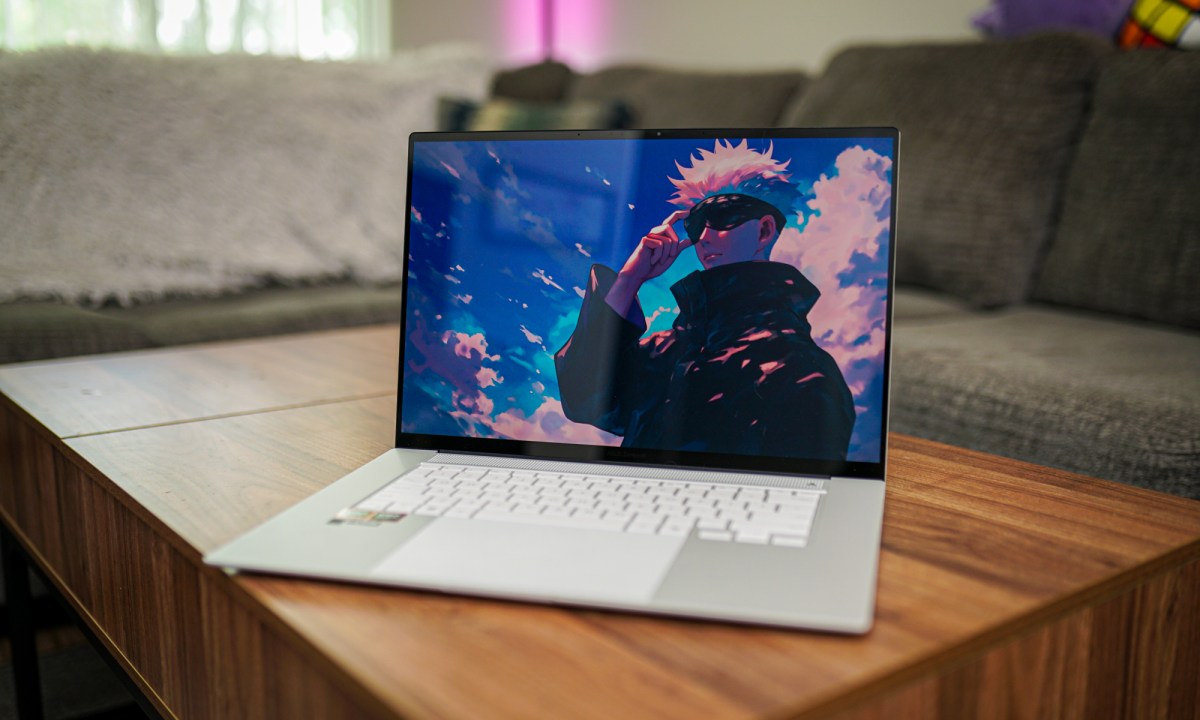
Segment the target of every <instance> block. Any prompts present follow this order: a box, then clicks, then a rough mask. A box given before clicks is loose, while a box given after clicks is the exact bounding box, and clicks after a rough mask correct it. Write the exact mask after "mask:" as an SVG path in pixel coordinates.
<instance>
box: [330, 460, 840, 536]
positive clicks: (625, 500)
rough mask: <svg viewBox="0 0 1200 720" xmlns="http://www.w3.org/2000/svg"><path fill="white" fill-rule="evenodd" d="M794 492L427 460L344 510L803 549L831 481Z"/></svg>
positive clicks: (344, 515) (343, 518) (348, 517)
mask: <svg viewBox="0 0 1200 720" xmlns="http://www.w3.org/2000/svg"><path fill="white" fill-rule="evenodd" d="M810 484H811V485H812V486H813V487H812V488H811V489H789V488H775V487H760V486H746V485H730V484H717V483H706V482H682V481H677V480H647V479H637V478H629V477H609V476H601V475H583V474H574V473H557V472H533V471H525V470H510V469H503V468H486V467H477V466H463V465H444V464H439V463H433V462H428V463H423V464H421V465H420V466H418V467H417V468H416V469H414V470H412V471H411V472H408V473H406V474H404V475H401V476H400V477H399V478H397V479H396V480H394V481H392V482H391V483H389V484H388V485H386V486H384V487H383V488H382V489H380V490H378V491H377V492H375V493H374V494H372V495H371V496H370V497H368V498H366V499H364V500H362V501H361V502H359V503H356V504H355V505H354V506H353V507H351V508H347V509H346V510H343V511H342V512H340V513H338V515H337V517H336V518H335V521H336V522H344V523H354V524H368V525H374V524H377V523H381V522H395V521H398V520H401V519H403V518H405V517H407V516H409V515H423V516H429V517H451V518H473V519H476V520H493V521H497V522H512V523H524V524H538V525H553V526H558V527H570V528H585V529H594V530H609V531H613V532H627V533H647V534H659V535H675V536H682V535H690V534H691V533H692V532H693V531H694V532H695V533H696V535H697V537H699V538H700V539H701V540H711V541H723V542H740V543H755V544H772V545H781V546H789V547H804V546H805V545H806V544H807V543H808V538H809V534H810V533H811V531H812V525H813V518H814V517H815V516H816V512H817V506H818V505H819V503H820V499H821V497H822V496H824V494H825V490H824V489H823V485H824V483H822V482H821V481H820V480H812V481H811V482H810Z"/></svg>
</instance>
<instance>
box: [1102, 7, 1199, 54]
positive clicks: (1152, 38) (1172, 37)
mask: <svg viewBox="0 0 1200 720" xmlns="http://www.w3.org/2000/svg"><path fill="white" fill-rule="evenodd" d="M1117 44H1118V45H1120V46H1121V47H1123V48H1139V47H1159V48H1161V47H1173V48H1178V49H1180V50H1196V49H1200V0H1134V3H1133V7H1131V8H1129V15H1128V16H1127V17H1126V18H1125V22H1124V24H1123V25H1121V29H1120V31H1119V32H1118V33H1117Z"/></svg>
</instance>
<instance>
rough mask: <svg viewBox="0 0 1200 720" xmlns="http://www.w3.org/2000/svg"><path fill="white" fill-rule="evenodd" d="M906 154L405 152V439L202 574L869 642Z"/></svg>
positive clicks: (616, 146) (640, 147)
mask: <svg viewBox="0 0 1200 720" xmlns="http://www.w3.org/2000/svg"><path fill="white" fill-rule="evenodd" d="M898 142H899V136H898V133H897V131H896V130H895V129H893V128H865V129H864V128H854V129H821V130H794V129H775V130H722V131H708V130H687V131H682V130H671V131H667V130H663V131H594V132H536V133H531V132H520V133H415V134H413V135H412V137H411V140H410V144H409V160H408V162H409V175H408V203H407V207H408V216H407V218H405V223H406V232H405V237H406V240H407V258H406V273H405V275H406V277H405V282H404V301H405V302H404V311H403V318H402V320H401V343H400V367H399V375H400V384H399V393H398V400H397V411H396V425H397V434H396V443H395V448H394V449H392V450H389V451H388V452H386V453H384V454H383V455H382V456H380V457H378V458H376V459H375V460H373V461H372V462H370V463H368V464H367V465H365V466H363V467H361V468H359V469H358V470H356V471H354V472H352V473H350V474H349V475H347V476H346V477H344V478H342V479H341V480H339V481H337V482H335V483H334V484H332V485H330V486H329V487H327V488H326V489H324V490H322V491H321V492H319V493H317V494H316V495H314V496H312V497H310V498H309V499H307V500H305V501H303V502H301V503H300V504H298V505H296V506H295V507H293V508H291V509H289V510H287V511H286V512H284V513H282V514H280V515H279V516H277V517H275V518H273V519H271V520H269V521H268V522H266V523H265V524H263V525H261V526H259V527H258V528H256V529H254V530H252V531H250V532H248V533H246V534H245V535H243V536H242V537H240V538H238V539H236V540H235V541H233V542H231V543H229V544H228V545H226V546H224V547H222V548H219V549H217V550H215V551H214V552H211V553H209V554H208V555H207V556H206V557H205V562H207V563H209V564H211V565H217V566H222V567H227V568H231V569H238V570H244V571H257V572H270V573H283V574H290V575H299V576H306V577H314V578H326V579H331V580H342V581H351V582H361V583H371V584H378V585H393V586H399V587H405V588H414V589H420V590H429V591H436V592H448V593H462V594H470V595H479V596H488V597H496V598H506V599H511V600H517V601H531V602H543V603H556V604H571V605H580V606H589V607H599V608H609V609H613V610H623V611H636V612H644V613H658V614H666V615H677V616H687V617H693V618H705V619H717V620H726V621H737V622H749V623H760V624H769V625H779V626H789V627H803V628H815V629H820V630H831V631H839V632H851V633H862V632H866V631H867V630H868V629H869V628H870V627H871V624H872V620H873V617H874V597H875V586H876V576H877V565H878V558H879V546H880V530H881V523H882V517H883V504H884V503H883V500H884V468H885V461H886V448H887V442H886V440H887V408H888V362H889V348H890V341H889V331H890V329H891V303H890V299H891V295H892V279H891V268H892V266H893V253H892V248H893V243H894V237H895V217H896V210H895V207H896V206H895V192H896V158H897V151H898ZM399 221H400V219H399V218H397V222H399Z"/></svg>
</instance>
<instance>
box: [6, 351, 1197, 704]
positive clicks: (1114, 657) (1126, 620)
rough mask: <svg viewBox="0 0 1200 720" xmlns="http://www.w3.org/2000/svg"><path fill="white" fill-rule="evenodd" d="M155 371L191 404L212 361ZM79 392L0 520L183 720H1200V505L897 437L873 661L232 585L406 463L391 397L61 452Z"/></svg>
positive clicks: (542, 613)
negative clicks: (250, 540)
mask: <svg viewBox="0 0 1200 720" xmlns="http://www.w3.org/2000/svg"><path fill="white" fill-rule="evenodd" d="M342 339H343V338H337V337H333V336H324V335H314V336H310V337H307V338H294V339H292V340H293V341H294V342H297V343H300V344H302V345H303V344H307V345H308V347H309V348H310V350H312V352H311V353H310V354H309V355H308V357H310V358H311V363H312V366H311V367H310V368H309V369H307V370H306V369H304V368H303V366H302V365H303V364H302V363H300V362H299V361H297V364H296V365H295V368H294V371H293V372H294V373H295V377H296V378H300V377H307V376H313V377H315V376H317V375H319V374H320V373H319V367H323V366H324V363H326V362H329V363H332V364H334V365H335V366H338V367H343V368H344V367H348V366H347V365H346V364H345V363H347V362H348V361H347V360H346V359H344V358H339V357H337V356H338V355H339V354H342V353H354V352H358V349H355V348H353V346H352V345H351V344H348V343H345V342H341V340H342ZM395 340H396V338H395V336H394V335H392V336H391V338H390V339H389V338H388V337H387V332H386V330H384V331H383V332H377V334H376V335H375V339H374V340H371V341H369V342H368V341H367V340H364V342H368V344H370V342H374V343H376V344H381V343H387V344H389V345H394V343H395ZM326 343H327V344H328V345H329V347H328V348H324V349H322V348H323V346H324V345H325V344H326ZM337 348H341V349H337ZM205 352H208V353H214V354H215V355H216V356H218V357H222V358H223V359H222V361H221V362H222V363H224V364H225V367H226V369H227V370H228V373H227V374H228V376H229V377H234V378H238V380H237V382H238V383H244V384H247V386H246V387H244V388H243V389H241V390H239V389H237V388H230V389H229V390H228V391H227V395H228V396H229V397H234V396H236V397H258V398H259V399H266V398H269V397H270V393H271V392H276V390H272V389H270V388H267V387H264V386H266V385H271V384H272V383H273V382H274V380H273V379H267V380H263V379H255V378H256V376H255V375H254V374H253V373H252V372H251V371H249V370H246V369H244V368H239V366H238V362H237V356H239V355H243V356H245V358H246V360H245V363H246V364H247V366H257V367H260V368H261V367H262V363H263V362H264V361H263V358H264V357H265V355H264V353H266V354H267V355H269V354H270V353H269V352H268V351H265V350H263V349H261V348H257V347H255V346H254V344H253V343H251V344H249V345H247V344H244V343H243V344H231V345H228V346H214V347H212V348H207V349H205ZM272 352H273V351H272ZM378 352H382V351H378ZM130 357H131V356H117V357H113V358H103V359H101V358H97V359H92V360H88V361H86V362H84V363H82V366H83V367H85V368H86V369H85V370H84V371H83V372H84V373H85V374H91V373H97V372H99V373H101V374H111V373H115V371H114V370H113V369H112V368H111V367H110V365H122V364H127V363H129V362H130ZM158 360H159V362H160V363H161V364H166V365H173V364H175V363H176V362H178V365H179V366H178V367H174V368H173V369H172V368H159V369H158V370H157V371H156V372H157V375H156V376H157V377H160V378H161V377H168V376H169V377H173V378H174V379H173V380H172V381H171V382H173V383H176V385H177V386H178V384H180V383H184V384H186V383H187V382H188V380H187V377H188V374H189V372H190V371H189V370H188V369H186V368H187V367H194V366H195V364H196V358H195V357H194V356H184V357H182V358H176V357H175V356H172V355H170V354H167V355H160V356H158ZM204 362H205V363H206V362H209V361H208V360H206V361H204ZM50 365H53V366H54V368H53V369H54V372H51V371H50V370H51V368H49V366H50ZM201 365H204V363H201ZM18 369H22V370H24V371H26V372H27V373H28V372H30V371H31V370H34V369H38V368H34V367H33V366H19V367H18ZM74 369H75V368H73V367H72V366H70V365H69V364H55V363H50V364H47V367H45V368H40V369H39V372H37V373H33V374H34V375H36V376H38V377H39V378H40V380H39V383H40V385H38V387H40V388H41V389H40V390H38V391H36V392H35V391H32V390H29V389H28V388H26V392H27V398H28V399H27V401H26V402H22V403H21V404H20V406H18V405H17V404H15V403H12V402H5V401H3V400H0V443H3V444H0V449H2V450H3V459H2V461H0V472H3V475H2V476H0V512H2V513H3V515H4V519H5V522H7V523H8V524H9V525H10V527H13V528H14V529H15V530H16V531H17V534H18V536H19V537H20V538H21V539H22V541H23V542H24V543H25V544H26V546H27V547H29V548H30V549H31V550H32V551H33V552H34V554H35V556H36V558H37V559H38V561H39V563H40V564H41V565H42V566H43V567H44V568H46V569H48V570H49V571H50V573H51V575H52V578H53V579H54V581H55V583H56V585H58V586H59V587H60V588H61V589H62V590H63V591H64V592H65V593H66V594H67V595H68V597H69V598H70V599H71V601H72V602H73V604H75V605H76V607H77V608H78V609H80V610H81V611H82V612H83V613H84V614H85V616H86V617H87V618H88V619H89V623H90V624H91V625H92V626H93V629H95V630H97V631H98V632H99V633H100V634H101V635H102V637H103V638H105V642H106V643H107V644H108V646H109V647H110V649H111V650H112V651H113V652H114V654H116V655H117V656H118V658H119V659H120V660H121V662H122V664H123V665H124V666H125V667H126V668H127V669H128V670H129V672H130V673H131V675H132V676H134V677H135V678H136V679H137V680H138V682H139V683H140V684H141V686H142V687H143V688H144V689H146V691H147V692H148V693H149V694H151V695H152V697H154V698H155V699H156V702H157V703H158V704H159V706H160V707H161V708H163V709H164V710H165V711H168V712H169V713H171V714H173V715H175V716H177V717H180V718H234V717H246V718H253V717H286V718H307V717H312V718H320V717H379V718H385V717H450V718H478V717H498V718H508V717H513V718H517V717H522V718H524V717H581V718H589V717H597V718H598V717H606V718H607V717H665V718H672V717H689V718H693V717H706V718H707V717H713V718H751V717H772V718H773V717H779V718H782V717H839V718H846V719H847V720H849V719H850V718H854V719H858V718H877V717H878V718H883V717H888V718H891V717H934V718H958V717H972V716H974V717H1086V718H1092V717H1172V718H1173V717H1196V716H1197V712H1198V710H1197V708H1198V706H1200V690H1197V686H1198V683H1196V682H1195V678H1196V677H1200V503H1197V502H1195V501H1190V500H1185V499H1182V498H1176V497H1171V496H1166V495H1162V494H1158V493H1153V492H1149V491H1144V490H1139V489H1136V488H1132V487H1128V486H1124V485H1120V484H1116V483H1110V482H1105V481H1100V480H1095V479H1090V478H1085V477H1081V476H1077V475H1072V474H1070V473H1066V472H1062V471H1057V470H1051V469H1046V468H1040V467H1037V466H1033V465H1029V464H1026V463H1020V462H1016V461H1011V460H1005V459H1002V458H997V457H993V456H988V455H983V454H979V453H973V452H968V451H964V450H959V449H955V448H950V447H947V446H943V445H938V444H936V443H931V442H927V441H922V440H916V439H913V438H906V437H898V436H896V437H893V438H892V444H891V454H890V459H889V482H888V491H887V504H886V510H885V518H884V533H883V548H882V554H881V558H880V574H879V591H878V607H877V619H876V626H875V628H874V629H873V630H872V631H871V632H870V633H869V634H867V635H866V636H863V637H845V636H838V635H831V634H820V633H809V632H796V631H783V630H778V629H769V628H755V627H744V626H735V625H728V624H721V623H708V622H698V621H685V620H672V619H662V618H651V617H645V616H638V615H630V614H618V613H608V612H599V611H593V610H582V609H567V608H561V607H548V606H537V605H524V604H517V603H506V602H500V601H492V600H479V599H470V598H462V597H454V596H442V595H437V594H432V593H419V592H410V591H404V590H397V589H380V588H372V587H365V586H353V585H344V584H336V583H322V582H314V581H307V580H300V579H289V578H279V577H269V576H252V575H239V576H232V577H231V576H227V575H225V574H223V573H221V572H219V571H217V570H214V569H212V568H208V567H205V566H203V565H202V564H201V562H200V557H201V556H202V554H203V553H204V552H205V551H207V550H210V549H213V548H215V547H216V546H218V545H220V544H222V543H224V542H226V541H228V540H229V539H231V538H233V537H235V536H237V535H238V534H239V533H241V532H244V531H245V530H247V529H249V528H250V527H253V526H254V525H256V524H258V523H259V522H261V521H263V520H265V519H266V518H268V517H270V516H271V515H273V514H274V513H276V512H278V511H280V510H282V509H284V508H286V507H288V506H289V505H291V504H293V503H294V502H296V501H297V500H299V499H301V498H303V497H306V496H307V495H309V494H311V493H312V492H314V491H316V490H318V489H320V488H321V487H324V486H325V485H327V484H328V483H330V482H332V481H334V480H336V479H337V478H338V477H340V476H341V475H342V474H344V473H345V472H347V471H349V470H350V469H353V468H354V467H356V466H358V465H359V464H361V463H363V462H365V461H367V460H369V459H371V458H372V457H374V456H375V455H377V454H378V453H379V452H381V451H382V450H384V449H386V448H387V447H390V444H391V439H392V435H393V433H394V424H393V423H394V408H395V398H394V396H392V395H388V394H383V395H376V396H368V397H361V398H355V399H338V398H344V397H352V396H354V393H341V392H339V388H338V386H337V384H336V383H333V384H330V385H328V386H326V387H325V388H318V390H314V391H312V392H309V393H308V395H307V398H308V399H307V400H296V398H299V397H303V396H304V393H301V392H299V391H293V393H292V395H291V396H289V397H290V398H291V399H290V400H289V402H286V403H283V404H282V405H281V406H280V407H279V408H278V409H274V410H271V409H269V408H259V409H258V410H255V411H253V412H246V413H242V412H239V413H225V412H220V407H219V403H218V402H216V401H215V400H214V401H212V402H210V404H209V405H210V407H209V408H208V409H209V410H212V411H216V412H212V413H210V414H209V415H205V416H203V418H207V419H201V418H199V417H197V418H188V421H185V422H178V423H173V424H163V423H162V422H153V423H151V422H143V421H141V420H140V419H139V415H138V411H137V409H136V405H135V403H132V402H130V403H129V404H128V406H127V408H126V410H125V414H124V415H121V416H120V418H119V419H118V420H116V423H115V425H114V429H119V427H129V428H131V429H129V430H123V431H104V432H103V433H102V434H94V435H89V436H76V437H67V438H59V437H55V436H54V433H53V432H50V431H49V430H48V428H47V427H46V426H45V425H43V424H41V423H40V422H39V421H38V419H37V418H36V417H34V416H33V415H31V414H30V412H29V411H28V408H29V407H46V406H53V405H55V404H56V402H57V400H56V398H57V397H59V395H58V394H59V393H60V392H61V388H63V387H72V386H74V387H78V385H79V381H78V379H77V378H76V377H75V376H74V372H73V371H74ZM209 372H210V371H209V370H204V371H202V372H201V375H203V376H206V377H208V376H209V375H208V373H209ZM3 377H4V379H5V380H6V381H8V380H10V379H11V376H10V375H4V376H3ZM360 380H361V377H360V378H356V379H355V380H349V379H344V380H343V382H345V383H348V384H353V383H356V382H359V381H360ZM258 383H262V384H263V385H264V386H259V385H258ZM134 384H135V385H136V382H135V383H134ZM356 387H357V386H356ZM8 389H9V385H5V386H4V391H5V393H6V394H7V393H8ZM39 393H40V394H39ZM135 394H136V393H135ZM72 402H73V400H72ZM147 413H148V416H157V417H163V416H164V415H163V414H162V413H160V412H159V410H158V409H157V408H149V409H148V410H147ZM51 414H52V415H54V416H55V417H57V418H62V417H63V416H64V415H63V414H62V413H61V412H52V413H51ZM156 414H157V415H156ZM112 417H114V418H116V417H117V416H116V415H115V414H114V415H113V416H112ZM76 435H78V433H76Z"/></svg>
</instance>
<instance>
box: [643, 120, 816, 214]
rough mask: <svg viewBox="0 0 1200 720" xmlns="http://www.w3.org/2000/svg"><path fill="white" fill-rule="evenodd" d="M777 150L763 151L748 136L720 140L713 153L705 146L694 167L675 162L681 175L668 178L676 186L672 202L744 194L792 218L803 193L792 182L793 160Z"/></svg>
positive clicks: (687, 203)
mask: <svg viewBox="0 0 1200 720" xmlns="http://www.w3.org/2000/svg"><path fill="white" fill-rule="evenodd" d="M774 151H775V145H774V143H772V144H770V145H768V146H767V149H766V150H765V151H763V152H759V151H758V150H755V149H753V148H751V147H750V145H749V143H748V142H747V141H746V140H745V139H743V140H742V142H741V143H740V144H738V145H734V144H733V142H731V141H726V140H717V141H716V143H715V144H714V145H713V149H712V151H711V152H710V151H708V150H705V149H703V148H701V149H700V150H698V152H699V155H693V156H692V157H691V161H692V166H691V167H684V166H682V165H680V164H679V163H675V167H676V169H678V170H679V175H680V178H679V179H676V178H667V179H668V180H670V181H671V184H672V185H674V186H675V196H674V197H672V198H671V203H673V204H675V205H677V206H679V207H687V208H690V207H692V206H693V205H695V204H696V203H698V202H700V201H701V200H703V199H705V198H708V197H712V196H713V195H724V194H728V193H740V194H742V195H750V196H752V197H756V198H758V199H759V200H762V201H764V202H768V203H770V204H772V205H774V206H775V207H777V208H779V211H780V212H782V213H783V214H784V216H786V217H789V219H790V218H791V216H792V215H793V214H794V213H793V212H792V210H793V208H794V207H795V206H796V204H797V203H798V202H799V201H800V198H801V195H802V193H801V192H800V189H799V188H797V187H796V186H795V185H793V184H792V183H791V182H789V178H790V177H791V176H790V175H789V174H788V173H787V167H788V165H789V164H790V163H791V160H787V161H784V162H780V161H779V160H776V159H775V158H773V157H771V156H772V154H773V153H774Z"/></svg>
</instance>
